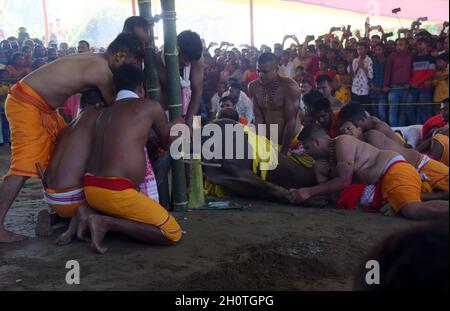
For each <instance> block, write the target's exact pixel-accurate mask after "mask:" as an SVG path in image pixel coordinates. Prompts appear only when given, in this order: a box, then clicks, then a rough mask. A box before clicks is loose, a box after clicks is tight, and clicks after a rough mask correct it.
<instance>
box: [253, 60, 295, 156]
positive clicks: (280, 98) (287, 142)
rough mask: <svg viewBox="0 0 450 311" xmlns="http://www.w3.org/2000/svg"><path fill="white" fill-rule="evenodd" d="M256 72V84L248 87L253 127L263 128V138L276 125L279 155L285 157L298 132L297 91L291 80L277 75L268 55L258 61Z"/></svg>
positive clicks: (274, 62) (254, 82) (276, 68)
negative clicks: (253, 119)
mask: <svg viewBox="0 0 450 311" xmlns="http://www.w3.org/2000/svg"><path fill="white" fill-rule="evenodd" d="M257 71H258V77H259V78H258V80H256V81H253V82H252V83H251V84H250V85H249V92H250V97H251V99H252V101H253V109H254V114H255V125H256V126H257V125H258V124H265V125H266V135H267V136H266V137H270V124H277V125H278V142H279V144H280V146H281V148H280V152H281V153H282V154H283V155H287V154H288V152H289V148H290V146H291V143H292V141H293V140H294V139H295V138H296V135H297V134H298V132H299V131H300V128H301V123H300V114H299V111H300V110H299V103H300V97H301V91H300V88H299V86H298V84H297V83H296V82H295V81H294V80H292V79H290V78H283V77H280V76H279V75H278V59H277V57H276V56H275V55H274V54H272V53H264V54H262V55H261V56H260V57H259V59H258V66H257Z"/></svg>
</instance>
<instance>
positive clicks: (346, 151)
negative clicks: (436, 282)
mask: <svg viewBox="0 0 450 311" xmlns="http://www.w3.org/2000/svg"><path fill="white" fill-rule="evenodd" d="M299 139H300V141H302V143H303V146H304V148H305V151H306V152H307V153H308V154H309V155H311V156H312V157H313V158H314V159H324V160H329V162H330V165H331V167H332V168H334V169H335V170H336V176H337V177H335V178H333V179H331V180H329V181H328V182H323V183H321V184H320V185H318V186H314V187H309V188H300V189H293V190H291V199H292V200H293V201H294V202H297V203H300V202H302V201H304V200H306V199H308V198H310V197H312V196H316V195H323V194H331V193H335V192H339V191H342V190H344V189H345V188H347V187H348V186H350V185H351V184H352V180H354V179H356V180H357V181H358V182H361V183H364V184H367V185H377V191H376V194H375V206H376V207H381V206H382V205H383V203H384V202H386V201H387V202H388V203H389V205H390V206H391V208H392V209H393V210H394V211H395V212H396V213H401V214H402V215H403V216H404V217H406V218H410V219H432V218H445V217H448V210H449V207H448V202H447V201H440V200H433V201H427V202H422V200H421V184H422V181H421V180H420V176H419V173H417V171H416V169H415V168H414V167H413V166H412V165H411V164H409V163H407V162H406V161H405V159H404V158H403V157H402V156H400V155H399V154H398V153H396V152H393V151H387V150H379V149H377V148H375V147H373V146H371V145H369V144H367V143H365V142H362V141H360V140H358V139H356V138H354V137H352V136H348V135H342V136H338V137H337V138H335V139H331V138H330V137H329V136H328V135H327V134H326V132H325V131H324V130H323V129H322V128H320V127H318V126H317V125H315V124H310V125H308V126H307V127H306V128H305V129H303V131H302V133H301V134H300V135H299Z"/></svg>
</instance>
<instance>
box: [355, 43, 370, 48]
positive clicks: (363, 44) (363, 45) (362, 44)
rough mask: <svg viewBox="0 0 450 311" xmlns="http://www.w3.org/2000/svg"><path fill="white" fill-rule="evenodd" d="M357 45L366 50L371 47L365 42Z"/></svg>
mask: <svg viewBox="0 0 450 311" xmlns="http://www.w3.org/2000/svg"><path fill="white" fill-rule="evenodd" d="M357 45H358V46H362V47H364V48H366V49H368V48H369V47H368V46H367V43H366V42H364V41H359V42H358V44H357Z"/></svg>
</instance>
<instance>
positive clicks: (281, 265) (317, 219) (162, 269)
mask: <svg viewBox="0 0 450 311" xmlns="http://www.w3.org/2000/svg"><path fill="white" fill-rule="evenodd" d="M8 165H9V149H8V148H7V147H0V175H3V174H4V173H5V172H6V170H7V168H8ZM41 191H42V190H41V185H40V183H39V182H38V181H36V180H32V181H29V182H28V183H27V184H26V187H25V189H23V190H22V192H21V193H20V196H19V197H18V198H17V200H16V202H15V203H14V205H13V208H12V209H11V210H10V212H9V213H8V215H7V218H6V224H7V227H8V228H9V229H11V230H13V231H15V232H19V233H22V234H26V235H27V236H29V237H30V238H29V239H28V240H26V241H24V242H20V243H17V244H13V245H4V244H0V290H351V289H352V281H353V276H354V274H355V271H356V269H357V267H358V265H359V264H360V263H361V261H362V260H363V258H364V257H365V255H366V254H367V252H368V251H369V250H370V248H371V247H373V246H374V244H375V243H377V242H379V241H380V240H382V239H383V238H384V237H386V236H387V235H389V234H391V233H393V232H395V231H397V230H400V229H403V228H407V227H411V226H415V225H417V223H415V222H411V221H408V220H405V219H402V218H400V217H387V216H381V215H378V214H370V213H365V212H362V211H343V210H337V209H332V208H321V209H317V208H316V209H313V208H302V207H294V206H285V205H277V204H273V203H267V202H262V201H252V202H250V203H251V205H250V207H249V208H247V209H244V210H228V211H191V212H188V213H185V214H175V216H176V218H177V219H178V221H179V223H180V224H181V226H182V227H183V230H184V231H185V232H186V234H185V235H184V237H183V239H182V240H181V242H180V243H179V244H178V245H176V246H172V247H155V246H148V245H144V244H142V243H139V242H136V241H134V240H131V239H128V238H127V237H123V236H118V235H114V234H112V235H108V236H107V238H106V240H105V246H107V247H108V248H109V251H108V253H107V254H106V255H97V254H95V253H93V252H92V251H91V250H90V248H89V245H88V244H86V243H83V242H78V241H75V242H74V243H72V244H71V245H68V246H63V247H57V246H55V245H54V244H53V240H54V239H55V237H56V234H55V235H54V236H53V237H50V238H37V237H35V236H34V225H35V220H36V216H37V213H38V212H39V211H40V210H41V209H44V208H46V206H45V204H44V202H43V200H42V193H41ZM0 199H1V198H0ZM62 229H63V228H61V229H59V232H61V230H62ZM69 260H77V261H78V262H79V264H80V271H81V273H80V274H81V284H80V285H72V286H70V285H67V284H66V282H65V277H66V273H67V272H68V269H66V268H65V267H66V262H67V261H69Z"/></svg>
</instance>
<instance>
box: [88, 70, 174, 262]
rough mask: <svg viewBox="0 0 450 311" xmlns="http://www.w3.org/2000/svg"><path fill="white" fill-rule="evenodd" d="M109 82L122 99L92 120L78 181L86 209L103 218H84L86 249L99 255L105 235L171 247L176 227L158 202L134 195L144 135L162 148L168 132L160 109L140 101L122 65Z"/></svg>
mask: <svg viewBox="0 0 450 311" xmlns="http://www.w3.org/2000/svg"><path fill="white" fill-rule="evenodd" d="M113 79H114V86H115V89H116V90H118V91H119V94H120V93H122V94H124V95H122V96H121V98H123V99H120V100H118V101H117V102H116V103H115V104H114V106H112V107H110V108H108V109H107V110H105V112H104V113H103V114H102V115H101V116H100V117H99V118H98V120H97V127H96V135H95V147H94V149H93V152H92V154H91V157H90V159H89V164H88V170H87V172H89V173H87V174H86V175H85V177H84V192H85V195H86V201H87V203H88V204H89V206H90V207H91V208H92V209H94V210H95V211H96V212H99V213H102V214H104V215H100V214H96V213H95V212H93V211H91V212H90V213H89V214H90V215H89V216H88V226H89V229H90V232H91V247H92V248H93V249H94V250H95V251H97V252H99V253H101V254H104V253H105V252H106V251H107V249H106V248H104V247H102V246H101V242H102V241H103V238H104V237H105V234H106V233H107V232H109V231H115V232H120V233H124V234H127V235H130V236H132V237H135V238H137V239H139V240H141V241H144V242H146V243H151V244H158V245H171V244H174V242H178V241H179V240H180V239H181V235H182V232H181V228H180V226H179V225H178V224H177V222H176V221H175V219H174V218H173V217H172V216H171V215H170V214H169V212H168V211H167V210H165V209H164V208H163V207H162V206H161V205H159V204H158V202H156V201H153V200H152V199H150V198H149V197H147V196H145V195H144V194H142V193H139V192H138V191H137V190H136V185H139V183H141V181H142V180H143V178H144V174H145V168H146V161H145V154H144V148H145V144H146V142H147V140H148V135H149V132H150V129H151V128H153V130H154V131H155V132H156V134H157V136H158V139H159V141H160V142H161V143H162V144H163V146H166V145H167V144H168V140H169V130H170V126H169V124H168V123H167V121H166V116H165V115H164V111H163V109H162V108H161V105H160V104H159V103H157V102H155V101H152V100H149V99H144V96H145V91H144V84H143V82H144V76H143V73H142V71H141V70H140V69H139V68H137V67H136V66H132V65H123V66H121V67H119V68H118V69H116V70H115V71H114V76H113ZM179 121H180V120H179V119H177V120H176V122H179ZM106 215H109V216H106ZM80 221H81V222H82V221H83V220H81V219H80ZM80 226H82V227H85V226H86V224H85V223H80ZM83 235H84V234H83Z"/></svg>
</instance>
